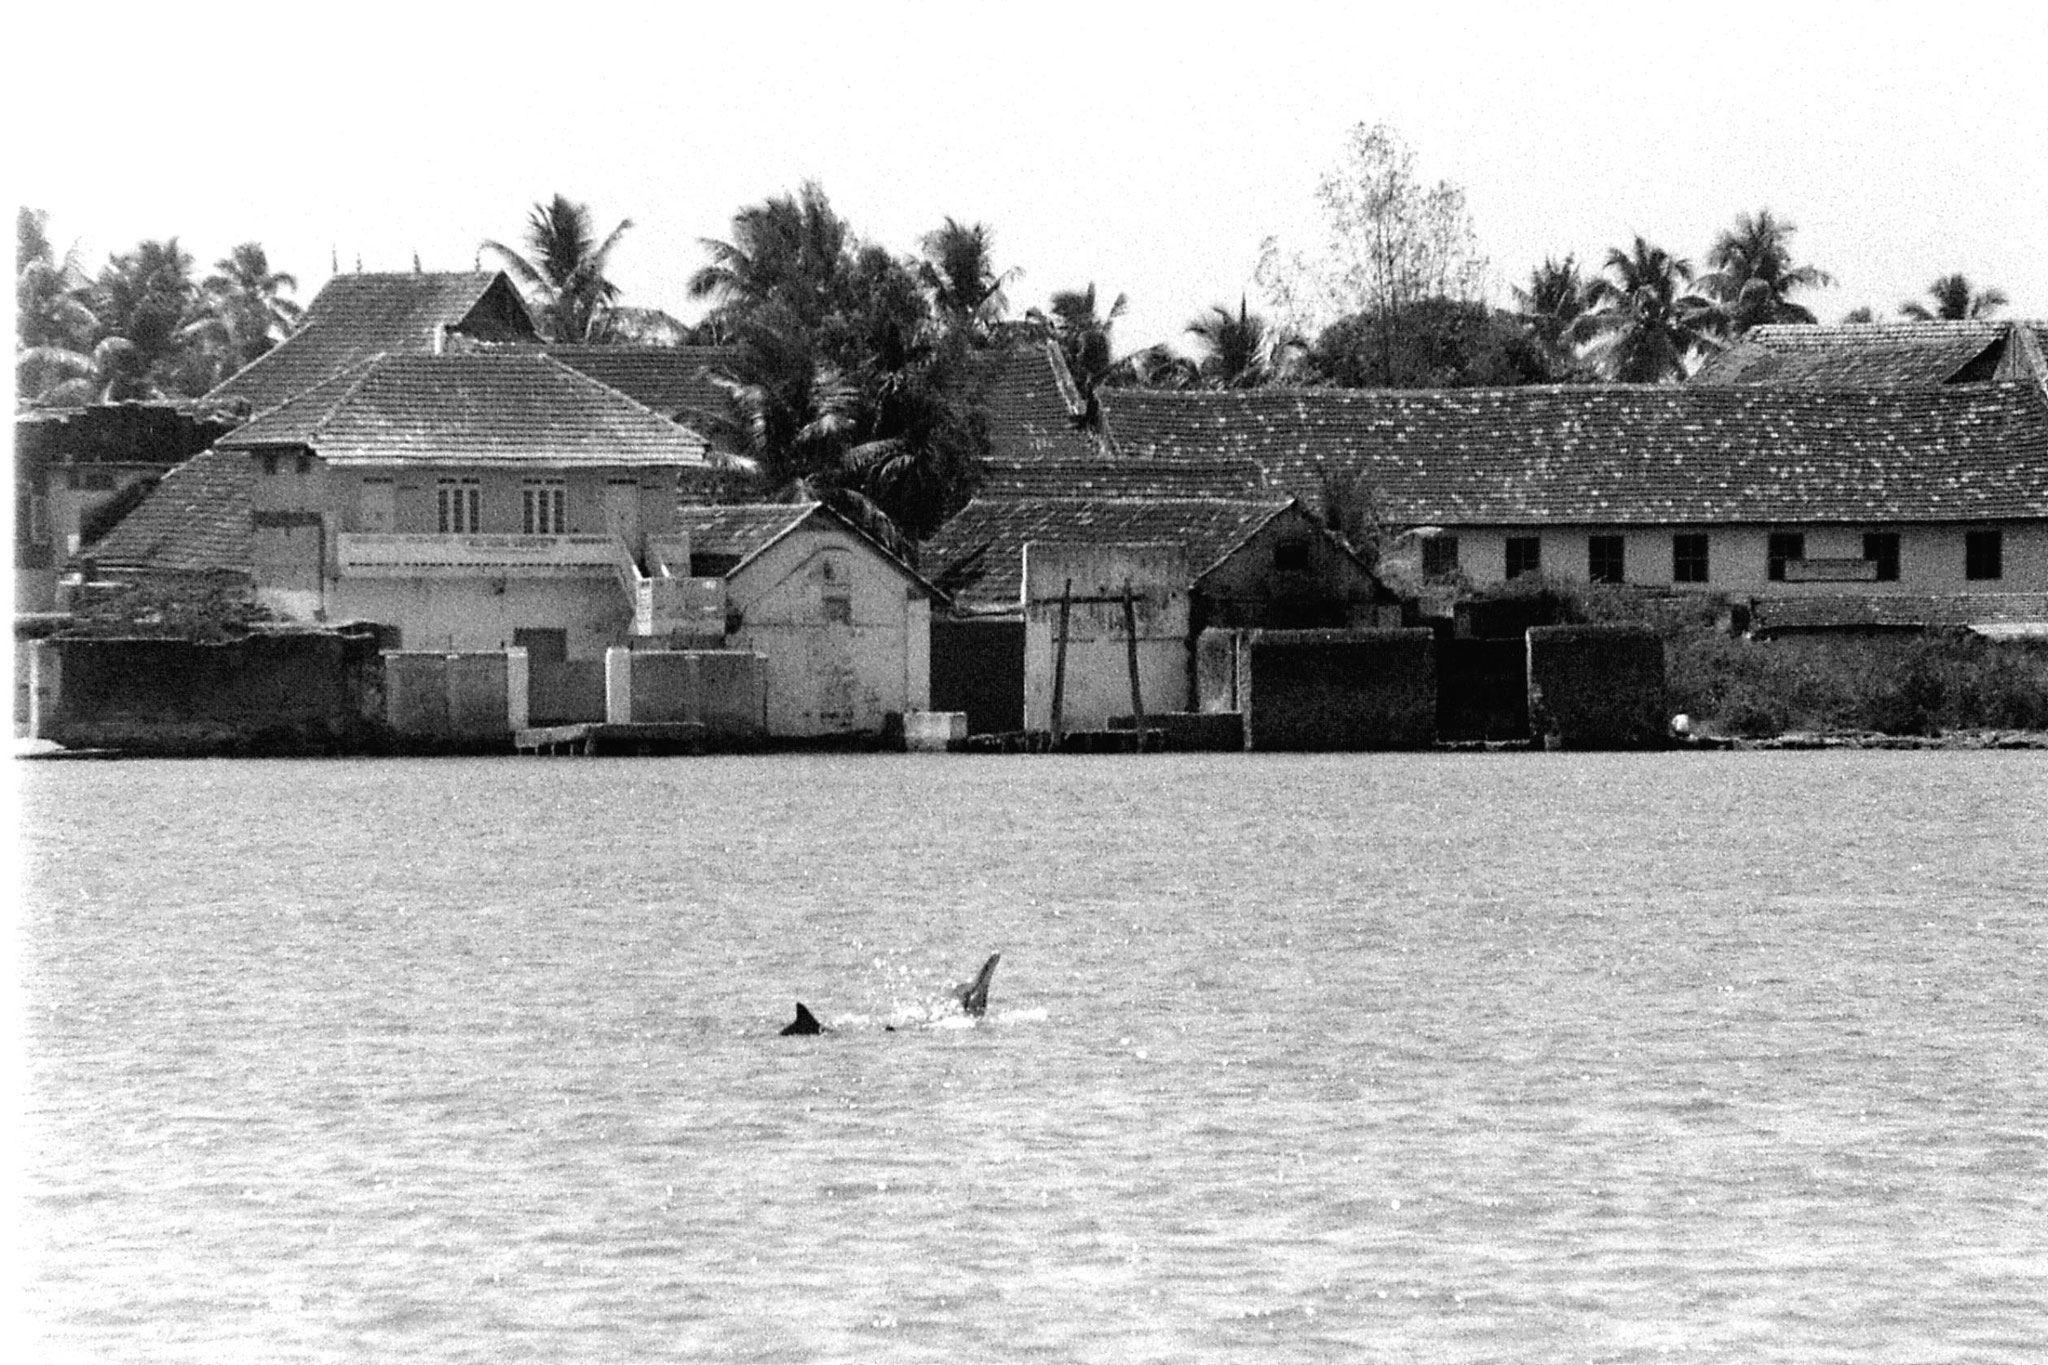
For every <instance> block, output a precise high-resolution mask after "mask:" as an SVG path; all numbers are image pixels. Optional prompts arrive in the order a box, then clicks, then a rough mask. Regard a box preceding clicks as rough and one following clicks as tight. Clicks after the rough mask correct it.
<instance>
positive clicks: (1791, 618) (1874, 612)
mask: <svg viewBox="0 0 2048 1365" xmlns="http://www.w3.org/2000/svg"><path fill="white" fill-rule="evenodd" d="M1750 611H1751V615H1750V629H1751V631H1752V632H1754V633H1755V634H1758V635H1777V634H1784V633H1788V632H1804V631H1820V630H1830V631H1840V630H1852V631H1853V630H1939V629H1954V628H1956V627H1967V628H1969V629H1971V630H1974V631H1977V632H1978V633H1979V634H1983V635H1990V636H1994V637H2001V638H2026V637H2037V636H2041V635H2044V634H2048V593H2038V592H2020V593H1949V594H1945V595H1940V596H1930V595H1921V594H1913V593H1886V594H1883V595H1867V596H1865V595H1853V596H1852V595H1849V594H1830V595H1826V596H1800V597H1764V598H1759V599H1757V600H1756V601H1755V602H1753V603H1751V606H1750Z"/></svg>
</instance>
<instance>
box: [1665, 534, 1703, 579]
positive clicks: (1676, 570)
mask: <svg viewBox="0 0 2048 1365" xmlns="http://www.w3.org/2000/svg"><path fill="white" fill-rule="evenodd" d="M1671 581H1672V582H1673V583H1704V582H1706V581H1707V538H1706V536H1705V535H1704V534H1702V533H1699V532H1691V531H1689V532H1687V533H1685V534H1684V535H1677V536H1673V537H1671Z"/></svg>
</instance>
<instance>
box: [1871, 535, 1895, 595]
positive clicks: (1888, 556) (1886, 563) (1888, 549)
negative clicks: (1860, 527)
mask: <svg viewBox="0 0 2048 1365" xmlns="http://www.w3.org/2000/svg"><path fill="white" fill-rule="evenodd" d="M1863 557H1864V558H1865V559H1867V560H1869V561H1870V562H1871V563H1873V564H1875V565H1877V581H1878V582H1880V583H1896V582H1898V581H1899V533H1898V532H1897V531H1872V532H1870V533H1869V534H1868V535H1866V536H1864V537H1863Z"/></svg>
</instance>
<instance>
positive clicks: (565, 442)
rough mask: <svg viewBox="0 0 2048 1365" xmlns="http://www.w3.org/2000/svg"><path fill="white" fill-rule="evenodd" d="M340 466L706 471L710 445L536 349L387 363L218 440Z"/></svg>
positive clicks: (340, 379)
mask: <svg viewBox="0 0 2048 1365" xmlns="http://www.w3.org/2000/svg"><path fill="white" fill-rule="evenodd" d="M221 444H222V445H223V446H224V447H227V446H232V447H239V448H248V447H254V446H278V445H292V446H305V447H307V448H309V449H311V450H313V451H314V452H315V453H316V454H318V455H319V456H320V457H321V458H323V459H325V460H329V461H333V462H337V463H342V464H394V463H397V464H404V463H425V462H430V461H431V462H437V463H443V462H452V463H462V464H483V465H491V464H535V463H541V464H549V465H559V466H570V465H677V466H683V465H702V464H703V463H704V451H705V443H704V438H703V437H702V436H699V435H698V434H697V433H696V432H694V431H692V430H691V429H689V428H688V427H684V426H678V425H676V424H675V423H674V422H671V421H669V420H668V419H667V418H666V417H663V416H662V415H660V414H659V413H656V412H654V411H652V410H651V409H649V408H647V407H644V406H642V405H641V404H639V403H636V402H634V401H633V400H632V399H630V398H628V397H627V396H626V395H624V394H622V393H620V392H619V391H618V390H616V389H613V388H610V387H607V386H606V385H604V384H600V383H598V382H597V381H596V380H594V379H592V378H590V377H589V376H587V375H584V374H580V373H578V372H577V371H576V370H573V369H571V368H570V367H569V366H567V365H565V364H563V363H561V362H560V361H558V360H554V359H551V358H549V356H547V355H546V354H545V353H543V352H540V351H535V350H511V349H502V350H486V351H471V352H467V353H464V354H460V355H443V356H422V355H389V356H379V357H377V358H375V359H372V360H367V361H364V362H362V363H361V364H359V365H357V366H356V367H354V368H353V369H350V370H347V371H344V372H343V373H341V374H339V375H337V376H335V377H333V378H331V379H329V380H327V381H326V382H325V383H322V384H319V385H317V386H315V387H314V388H313V389H311V390H309V391H307V392H306V393H304V394H301V395H300V396H299V397H297V398H294V399H292V400H290V401H288V402H286V403H284V404H282V405H280V406H278V407H276V408H273V409H272V410H270V411H269V412H266V413H264V414H262V415H261V416H258V417H256V418H254V419H253V420H251V421H250V422H249V423H248V424H247V425H246V426H244V427H242V428H241V429H240V430H238V431H236V432H234V433H233V434H232V435H230V436H227V437H225V438H223V439H222V441H221Z"/></svg>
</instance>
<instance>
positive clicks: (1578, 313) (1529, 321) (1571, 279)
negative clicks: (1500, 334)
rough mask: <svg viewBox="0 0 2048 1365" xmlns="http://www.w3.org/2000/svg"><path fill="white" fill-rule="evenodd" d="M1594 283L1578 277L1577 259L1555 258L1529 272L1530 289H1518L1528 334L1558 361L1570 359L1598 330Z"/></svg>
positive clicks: (1516, 299)
mask: <svg viewBox="0 0 2048 1365" xmlns="http://www.w3.org/2000/svg"><path fill="white" fill-rule="evenodd" d="M1594 283H1595V282H1594V281H1592V280H1588V279H1586V278H1585V277H1583V276H1582V275H1580V274H1579V263H1578V260H1577V258H1575V257H1573V256H1570V255H1567V256H1566V257H1565V258H1564V259H1563V260H1562V261H1560V260H1558V259H1557V258H1555V257H1553V256H1546V257H1544V258H1543V264H1542V265H1540V266H1537V267H1536V268H1535V269H1534V270H1532V271H1530V272H1529V286H1528V288H1526V289H1524V288H1521V287H1519V286H1517V287H1516V288H1515V290H1514V295H1515V302H1516V303H1517V304H1519V305H1520V307H1521V311H1520V312H1519V313H1517V314H1516V316H1517V317H1519V318H1520V319H1521V321H1522V324H1523V325H1524V326H1525V327H1527V328H1528V329H1529V334H1530V335H1531V336H1533V337H1535V338H1536V340H1537V341H1538V342H1539V343H1540V344H1541V345H1543V346H1544V347H1545V348H1546V349H1547V350H1548V351H1550V352H1551V354H1552V355H1553V356H1554V357H1556V358H1558V359H1569V358H1570V357H1572V356H1574V355H1576V354H1577V353H1578V350H1579V348H1580V347H1581V346H1584V345H1585V344H1586V343H1587V342H1588V341H1590V340H1592V338H1593V336H1594V334H1595V333H1596V332H1598V331H1599V324H1598V323H1597V322H1596V321H1595V319H1594V316H1593V303H1594V290H1593V285H1594Z"/></svg>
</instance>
